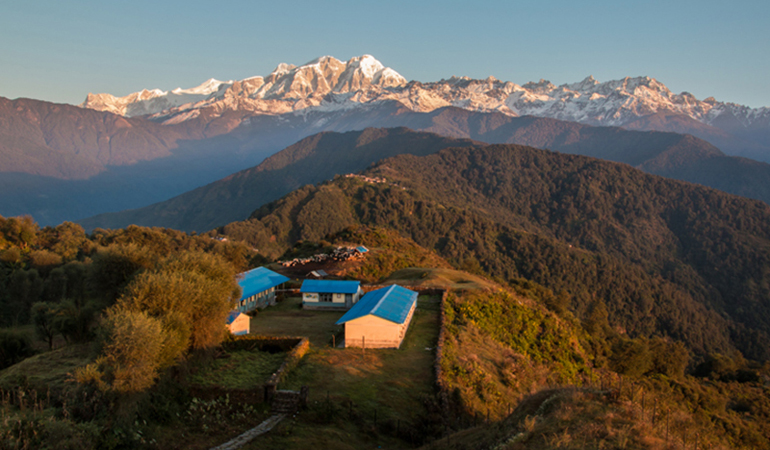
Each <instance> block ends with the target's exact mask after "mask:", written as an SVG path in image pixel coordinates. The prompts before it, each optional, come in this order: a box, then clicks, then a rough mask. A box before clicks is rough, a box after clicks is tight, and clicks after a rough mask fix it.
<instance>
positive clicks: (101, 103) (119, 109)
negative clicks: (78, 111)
mask: <svg viewBox="0 0 770 450" xmlns="http://www.w3.org/2000/svg"><path fill="white" fill-rule="evenodd" d="M232 83H233V82H232V81H226V82H225V81H218V80H215V79H213V78H211V79H209V80H207V81H205V82H203V84H201V85H199V86H196V87H194V88H190V89H182V88H176V89H174V90H172V91H170V92H168V91H162V90H160V89H152V90H147V89H144V90H142V91H140V92H134V93H133V94H128V95H126V96H125V97H115V96H112V95H110V94H91V93H89V94H88V96H86V100H85V101H84V102H83V103H81V104H80V106H81V107H83V108H91V109H95V110H97V111H108V112H111V113H114V114H120V115H122V116H126V117H131V116H142V115H145V114H154V113H156V112H159V111H164V110H167V109H170V108H174V107H178V106H181V105H185V104H188V103H194V102H199V101H201V100H204V99H206V98H208V97H209V96H210V95H212V94H213V93H216V92H218V91H220V90H221V89H222V88H223V87H226V86H230V85H231V84H232Z"/></svg>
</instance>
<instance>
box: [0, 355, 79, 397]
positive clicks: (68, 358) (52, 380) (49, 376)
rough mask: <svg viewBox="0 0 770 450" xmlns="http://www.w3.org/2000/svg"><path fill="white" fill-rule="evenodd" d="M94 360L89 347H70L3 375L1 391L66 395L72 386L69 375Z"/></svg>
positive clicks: (36, 359) (35, 357) (34, 359)
mask: <svg viewBox="0 0 770 450" xmlns="http://www.w3.org/2000/svg"><path fill="white" fill-rule="evenodd" d="M92 360H93V355H92V349H91V346H90V345H89V344H81V345H69V346H67V347H63V348H60V349H57V350H53V351H50V352H45V353H41V354H38V355H35V356H32V357H30V358H27V359H25V360H24V361H21V362H20V363H18V364H15V365H13V366H11V367H9V368H7V369H5V370H3V371H2V372H0V388H1V389H6V390H7V389H13V388H16V387H19V386H26V387H28V388H30V389H35V390H37V391H39V392H41V393H42V392H45V391H47V390H48V389H50V390H51V391H63V390H64V389H66V387H67V385H68V384H70V381H68V380H70V378H71V377H70V374H71V373H72V372H73V371H74V370H75V369H76V368H78V367H82V366H85V365H86V364H88V363H90V362H91V361H92Z"/></svg>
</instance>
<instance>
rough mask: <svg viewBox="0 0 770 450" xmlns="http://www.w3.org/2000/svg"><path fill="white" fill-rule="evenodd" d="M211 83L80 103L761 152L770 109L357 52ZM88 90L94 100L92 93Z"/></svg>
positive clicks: (131, 110)
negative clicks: (509, 123) (429, 75)
mask: <svg viewBox="0 0 770 450" xmlns="http://www.w3.org/2000/svg"><path fill="white" fill-rule="evenodd" d="M211 81H212V80H209V82H211ZM217 83H219V84H217V89H216V90H208V91H206V93H207V95H202V96H199V97H198V98H195V99H191V101H190V102H188V103H183V102H182V101H181V100H180V99H181V97H179V96H178V95H177V94H174V92H176V91H180V90H179V89H177V90H175V91H170V92H164V91H160V90H157V89H156V90H152V91H148V90H144V91H141V92H137V93H133V94H130V95H129V96H126V97H121V98H115V97H112V96H109V94H97V95H96V96H95V95H94V94H89V96H88V97H87V98H86V100H85V101H84V102H83V103H82V104H81V105H80V106H82V107H85V108H94V109H100V110H109V111H113V112H117V111H123V114H128V115H140V114H143V115H147V116H148V117H150V118H152V119H153V120H156V121H159V122H161V123H166V124H174V123H180V122H183V121H186V120H190V119H193V118H195V117H198V115H199V114H200V113H201V110H203V109H212V110H213V111H215V113H222V112H223V111H225V110H233V111H235V110H240V111H247V112H249V113H250V114H285V113H289V112H295V113H305V112H306V111H313V110H316V111H325V112H330V111H338V110H340V109H347V108H365V107H367V106H370V105H372V104H373V103H378V102H383V101H398V102H400V103H402V104H403V105H404V106H405V107H406V108H408V109H410V110H412V111H415V112H431V111H433V110H436V109H439V108H443V107H447V106H454V107H458V108H462V109H467V110H469V111H476V112H499V113H502V114H505V115H509V116H514V117H517V116H526V115H533V116H537V117H548V118H553V119H559V120H566V121H572V122H578V123H583V124H587V125H595V126H597V125H598V126H622V127H628V128H631V129H644V130H656V131H675V132H685V133H690V134H694V135H696V136H698V137H701V138H703V139H706V140H708V141H710V142H712V143H714V144H715V145H717V146H720V148H722V149H723V150H725V151H726V152H728V153H730V154H737V155H743V156H750V157H755V158H757V157H759V158H760V159H767V158H770V155H768V154H767V153H770V108H768V107H759V108H750V107H748V106H744V105H738V104H735V103H729V102H720V101H716V100H715V99H714V98H713V97H709V98H707V99H704V100H698V99H697V98H695V97H694V96H693V95H692V94H690V93H688V92H682V93H680V94H675V93H673V92H671V91H670V90H669V89H668V87H666V86H665V85H664V84H663V83H661V82H659V81H658V80H656V79H654V78H651V77H648V76H639V77H625V78H622V79H619V80H610V81H605V82H599V81H598V80H596V79H594V78H593V76H589V77H587V78H585V79H584V80H582V81H580V82H576V83H565V84H562V85H560V86H556V85H554V84H552V83H551V82H549V81H547V80H544V79H541V80H540V81H538V82H528V83H525V84H523V85H518V84H515V83H513V82H511V81H501V80H498V79H496V78H494V77H491V76H490V77H488V78H486V79H471V78H469V77H455V76H453V77H451V78H449V79H442V80H439V81H435V82H420V81H407V80H406V79H405V78H404V77H402V76H401V75H400V74H398V72H396V71H395V70H393V69H391V68H388V67H385V66H384V65H382V63H380V62H379V61H377V60H376V59H375V58H374V57H372V56H371V55H363V56H360V57H354V58H351V59H350V60H349V61H347V62H343V61H340V60H337V59H336V58H333V57H331V56H324V57H321V58H317V59H315V60H313V61H310V62H308V63H306V64H303V65H301V66H294V65H290V64H284V63H282V64H280V65H279V66H278V67H277V68H276V69H275V70H274V71H273V72H272V73H271V74H269V75H267V76H265V77H262V76H255V77H250V78H247V79H244V80H240V81H230V82H217ZM204 84H205V83H204ZM99 96H101V97H99ZM148 96H151V97H148ZM172 97H173V98H172ZM97 98H98V99H100V100H99V101H96V99H97ZM107 98H111V99H112V100H111V101H112V103H109V102H108V101H107V100H105V99H107ZM164 99H165V100H164ZM169 99H170V100H169ZM132 105H133V106H132ZM683 119H690V121H687V120H683Z"/></svg>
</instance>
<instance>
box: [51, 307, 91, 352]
mask: <svg viewBox="0 0 770 450" xmlns="http://www.w3.org/2000/svg"><path fill="white" fill-rule="evenodd" d="M98 311H99V308H98V306H97V304H96V302H94V301H92V300H89V301H85V302H84V301H82V300H81V301H75V300H72V299H66V300H64V301H62V302H61V303H59V305H57V307H56V316H55V318H54V325H55V327H56V329H57V330H58V331H59V332H60V333H61V334H62V336H63V337H64V339H65V340H66V341H67V342H87V341H88V340H89V339H91V334H92V333H91V328H92V325H93V323H94V319H95V317H96V314H97V312H98Z"/></svg>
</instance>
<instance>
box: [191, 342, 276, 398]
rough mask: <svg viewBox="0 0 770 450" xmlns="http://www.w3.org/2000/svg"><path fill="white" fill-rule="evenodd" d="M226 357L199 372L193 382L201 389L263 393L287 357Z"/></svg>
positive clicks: (244, 353) (246, 354) (249, 354)
mask: <svg viewBox="0 0 770 450" xmlns="http://www.w3.org/2000/svg"><path fill="white" fill-rule="evenodd" d="M223 356H224V357H220V358H217V359H215V360H213V361H211V362H210V363H209V364H208V365H207V366H206V367H204V368H202V369H201V370H199V371H198V372H197V373H196V374H195V375H193V376H192V377H191V378H190V381H191V382H192V383H193V384H194V385H195V386H197V387H216V388H220V389H261V388H262V385H263V384H264V383H265V381H267V379H268V378H269V377H270V375H271V374H272V373H274V372H275V371H276V370H278V368H279V367H281V363H282V362H283V360H284V359H285V358H286V353H274V354H271V353H267V352H260V351H255V350H251V351H250V350H237V351H231V352H227V353H225V354H224V355H223Z"/></svg>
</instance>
